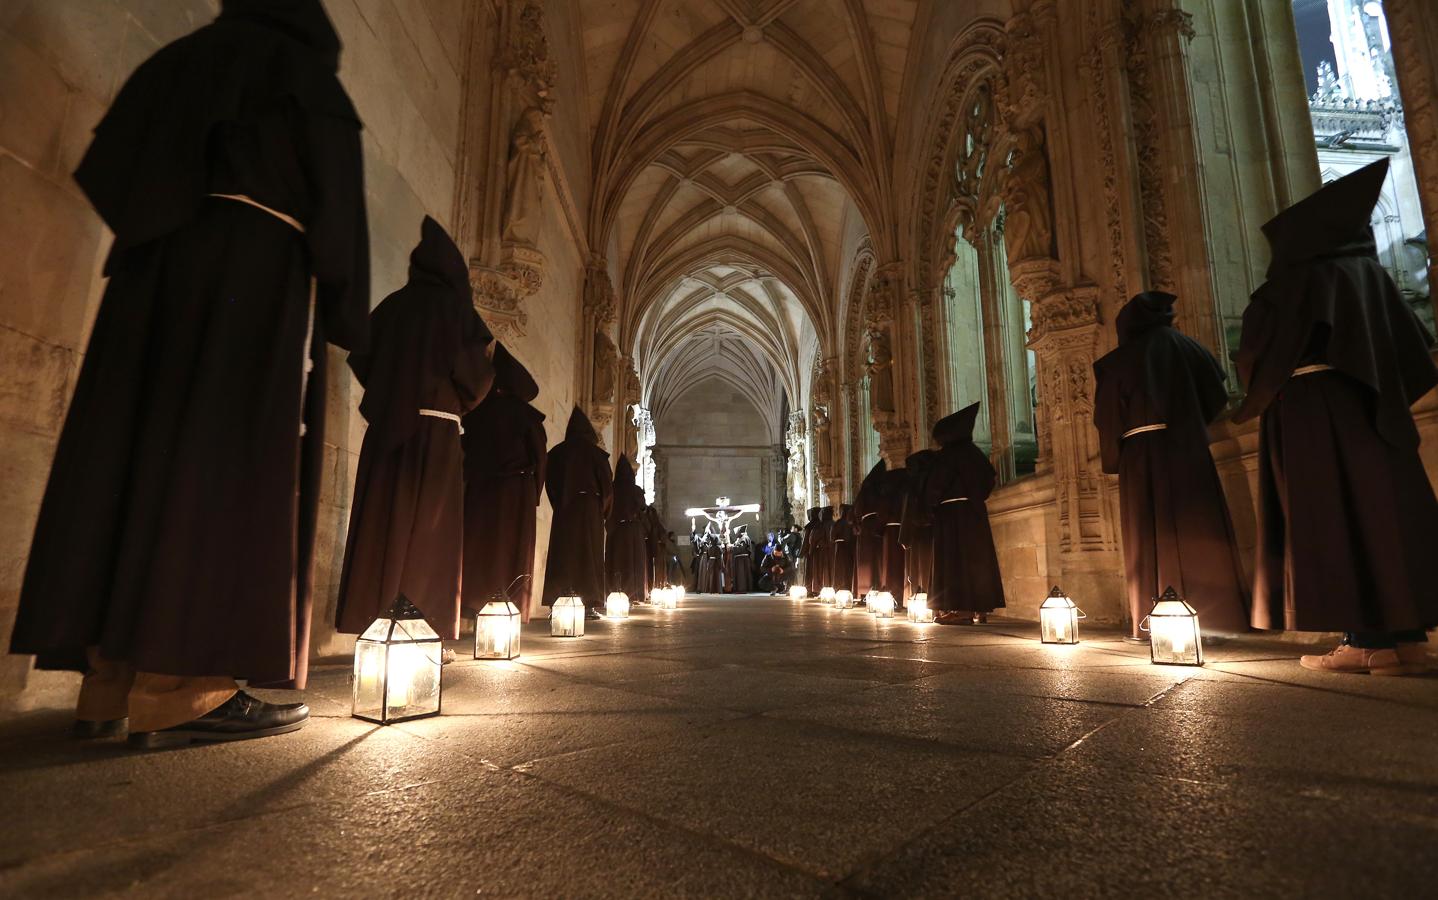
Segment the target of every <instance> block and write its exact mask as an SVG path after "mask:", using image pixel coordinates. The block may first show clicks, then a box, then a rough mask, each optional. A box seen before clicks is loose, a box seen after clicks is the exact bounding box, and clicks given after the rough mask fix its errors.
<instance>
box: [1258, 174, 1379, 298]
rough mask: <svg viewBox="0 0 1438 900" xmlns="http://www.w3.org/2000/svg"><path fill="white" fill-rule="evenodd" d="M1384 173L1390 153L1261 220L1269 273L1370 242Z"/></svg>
mask: <svg viewBox="0 0 1438 900" xmlns="http://www.w3.org/2000/svg"><path fill="white" fill-rule="evenodd" d="M1387 178H1388V159H1387V158H1386V157H1385V158H1383V159H1380V160H1378V161H1377V162H1375V163H1372V164H1370V165H1367V166H1364V167H1363V168H1361V169H1359V170H1357V171H1355V172H1350V173H1348V174H1347V175H1345V176H1343V177H1342V178H1340V179H1338V180H1337V181H1332V182H1329V183H1328V184H1326V185H1324V186H1323V187H1321V188H1319V189H1318V190H1317V191H1315V192H1314V193H1312V194H1310V195H1309V196H1307V197H1305V198H1304V199H1302V200H1300V201H1298V202H1297V203H1295V204H1293V205H1292V206H1290V207H1289V208H1288V209H1285V210H1284V211H1283V212H1281V213H1279V214H1278V215H1276V216H1274V217H1273V218H1272V219H1270V220H1269V221H1268V222H1267V223H1266V224H1265V225H1264V226H1263V236H1264V237H1266V238H1268V246H1269V249H1270V250H1271V251H1272V254H1273V257H1272V261H1271V262H1270V263H1269V265H1268V277H1269V278H1273V277H1274V276H1275V275H1276V274H1277V273H1278V272H1281V271H1282V270H1283V269H1286V268H1288V267H1289V266H1292V265H1294V264H1296V263H1300V262H1303V261H1304V260H1309V259H1315V258H1317V257H1321V256H1326V255H1329V254H1331V253H1333V252H1334V251H1336V250H1339V249H1340V248H1358V247H1361V246H1363V245H1365V244H1366V245H1370V246H1371V245H1372V244H1373V227H1372V224H1371V222H1372V216H1373V208H1374V207H1375V206H1377V205H1378V197H1379V195H1380V194H1382V192H1383V182H1384V181H1385V180H1386V179H1387Z"/></svg>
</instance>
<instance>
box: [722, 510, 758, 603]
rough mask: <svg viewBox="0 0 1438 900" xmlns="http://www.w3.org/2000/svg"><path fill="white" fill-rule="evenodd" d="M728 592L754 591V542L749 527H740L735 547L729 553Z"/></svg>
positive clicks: (742, 592)
mask: <svg viewBox="0 0 1438 900" xmlns="http://www.w3.org/2000/svg"><path fill="white" fill-rule="evenodd" d="M728 573H729V577H728V590H729V593H731V594H747V593H749V592H751V591H753V590H754V541H753V539H752V538H750V537H749V527H748V526H747V525H740V526H739V529H738V532H737V534H736V537H735V538H734V545H733V546H732V547H731V548H730V551H729V569H728Z"/></svg>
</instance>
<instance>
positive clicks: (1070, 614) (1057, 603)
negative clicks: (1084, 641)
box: [1039, 585, 1087, 645]
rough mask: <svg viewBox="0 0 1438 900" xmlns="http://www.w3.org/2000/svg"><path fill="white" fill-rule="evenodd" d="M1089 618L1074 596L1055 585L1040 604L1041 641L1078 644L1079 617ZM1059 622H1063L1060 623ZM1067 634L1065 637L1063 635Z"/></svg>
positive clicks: (1044, 642) (1045, 642)
mask: <svg viewBox="0 0 1438 900" xmlns="http://www.w3.org/2000/svg"><path fill="white" fill-rule="evenodd" d="M1084 618H1087V616H1085V615H1084V612H1083V610H1081V609H1079V608H1078V604H1076V603H1074V602H1073V598H1072V597H1070V596H1069V595H1068V594H1065V593H1064V592H1063V589H1062V588H1060V587H1059V586H1058V585H1054V586H1053V589H1052V590H1050V591H1049V595H1048V596H1047V597H1045V598H1044V602H1043V603H1040V604H1039V642H1040V643H1043V644H1064V645H1069V644H1077V643H1078V642H1079V637H1078V623H1079V619H1084ZM1058 623H1062V624H1061V625H1059V624H1058ZM1065 634H1066V635H1067V637H1066V638H1065V637H1063V636H1062V635H1065Z"/></svg>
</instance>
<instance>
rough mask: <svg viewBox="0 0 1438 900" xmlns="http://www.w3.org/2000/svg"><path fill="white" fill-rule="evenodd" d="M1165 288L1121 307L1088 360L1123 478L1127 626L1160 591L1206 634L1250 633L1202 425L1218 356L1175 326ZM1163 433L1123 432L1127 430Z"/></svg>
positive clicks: (1107, 467)
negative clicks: (1106, 346)
mask: <svg viewBox="0 0 1438 900" xmlns="http://www.w3.org/2000/svg"><path fill="white" fill-rule="evenodd" d="M1175 299H1176V298H1175V297H1174V296H1173V295H1172V294H1165V293H1161V292H1158V291H1153V292H1149V293H1145V294H1139V295H1138V296H1136V297H1134V298H1133V299H1132V300H1130V301H1129V302H1128V304H1127V305H1125V306H1124V308H1123V310H1122V311H1120V312H1119V314H1118V335H1119V345H1118V348H1117V349H1115V350H1113V351H1112V352H1111V353H1108V354H1107V355H1105V356H1104V357H1103V358H1102V359H1100V360H1098V361H1097V362H1096V363H1094V379H1095V381H1096V383H1097V389H1096V391H1095V397H1094V425H1095V427H1097V428H1098V433H1099V442H1100V448H1101V451H1102V457H1103V470H1104V471H1105V472H1108V473H1109V474H1117V475H1118V484H1119V496H1120V509H1121V511H1122V517H1123V561H1124V575H1125V583H1126V584H1127V586H1128V610H1129V629H1130V634H1131V636H1132V637H1135V638H1137V637H1141V636H1142V635H1141V634H1140V632H1139V627H1138V626H1139V623H1140V622H1141V621H1142V620H1143V617H1144V616H1146V615H1148V611H1149V610H1150V609H1151V608H1152V607H1153V602H1154V600H1155V599H1156V598H1157V597H1158V596H1159V594H1161V593H1163V591H1164V589H1165V588H1167V587H1170V586H1171V587H1173V588H1175V589H1177V590H1178V592H1179V593H1180V594H1181V595H1183V596H1184V597H1185V598H1187V599H1188V602H1189V604H1190V605H1192V606H1193V608H1194V609H1196V610H1198V620H1199V624H1200V625H1201V626H1202V627H1203V628H1204V629H1205V630H1216V631H1247V630H1248V589H1247V587H1246V579H1245V578H1244V575H1243V565H1242V563H1241V562H1240V560H1239V555H1238V542H1237V540H1236V539H1235V538H1234V534H1233V522H1232V520H1231V519H1230V518H1229V515H1228V504H1227V502H1226V501H1225V500H1224V496H1223V484H1222V483H1221V482H1220V481H1219V479H1218V470H1217V469H1216V468H1215V467H1214V465H1213V456H1212V455H1211V454H1210V453H1209V451H1208V423H1210V422H1212V421H1213V420H1214V419H1215V418H1217V417H1218V414H1219V413H1221V412H1222V411H1223V408H1224V406H1225V405H1226V404H1227V402H1228V393H1227V391H1225V390H1224V387H1223V384H1224V381H1225V380H1226V376H1225V375H1224V373H1223V368H1222V366H1220V365H1219V363H1218V360H1216V359H1214V358H1213V354H1211V353H1209V352H1208V350H1207V349H1206V348H1205V347H1204V346H1203V345H1202V344H1200V343H1198V342H1197V341H1195V340H1193V339H1192V338H1189V337H1187V336H1186V335H1183V334H1181V333H1179V332H1178V331H1176V330H1175V329H1174V328H1172V327H1171V325H1170V323H1171V322H1172V321H1173V301H1174V300H1175ZM1147 425H1164V426H1165V427H1164V428H1163V429H1162V430H1157V431H1145V432H1140V433H1138V434H1132V435H1130V436H1129V437H1127V438H1125V437H1124V435H1125V434H1126V433H1128V432H1129V431H1130V430H1131V429H1134V428H1140V427H1143V426H1147Z"/></svg>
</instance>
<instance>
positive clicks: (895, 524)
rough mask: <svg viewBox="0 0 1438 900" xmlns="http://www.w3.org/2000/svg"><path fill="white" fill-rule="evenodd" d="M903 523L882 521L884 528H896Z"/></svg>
mask: <svg viewBox="0 0 1438 900" xmlns="http://www.w3.org/2000/svg"><path fill="white" fill-rule="evenodd" d="M903 524H904V523H903V522H885V523H884V527H885V528H898V527H902V526H903Z"/></svg>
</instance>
